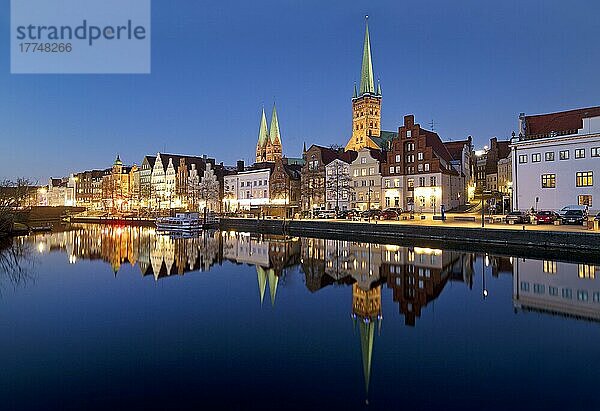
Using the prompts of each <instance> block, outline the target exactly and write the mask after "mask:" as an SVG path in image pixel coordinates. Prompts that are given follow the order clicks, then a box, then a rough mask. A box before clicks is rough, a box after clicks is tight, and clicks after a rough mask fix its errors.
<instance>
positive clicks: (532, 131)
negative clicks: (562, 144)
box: [524, 106, 600, 138]
mask: <svg viewBox="0 0 600 411" xmlns="http://www.w3.org/2000/svg"><path fill="white" fill-rule="evenodd" d="M597 116H600V106H596V107H588V108H580V109H576V110H568V111H559V112H556V113H549V114H538V115H533V116H525V125H524V127H525V138H543V137H550V136H551V135H553V134H556V135H559V136H561V135H563V136H564V135H567V134H575V133H577V131H578V130H579V129H581V128H583V119H584V118H589V117H597Z"/></svg>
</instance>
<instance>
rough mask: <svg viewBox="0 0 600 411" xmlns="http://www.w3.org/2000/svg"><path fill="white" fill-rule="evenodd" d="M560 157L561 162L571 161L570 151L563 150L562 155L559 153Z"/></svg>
mask: <svg viewBox="0 0 600 411" xmlns="http://www.w3.org/2000/svg"><path fill="white" fill-rule="evenodd" d="M558 155H559V157H558V158H560V159H561V160H568V159H569V150H563V151H561V152H560V153H558Z"/></svg>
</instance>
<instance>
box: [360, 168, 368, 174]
mask: <svg viewBox="0 0 600 411" xmlns="http://www.w3.org/2000/svg"><path fill="white" fill-rule="evenodd" d="M360 175H361V176H366V175H367V169H366V168H361V169H360Z"/></svg>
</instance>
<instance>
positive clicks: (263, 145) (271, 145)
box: [256, 104, 282, 163]
mask: <svg viewBox="0 0 600 411" xmlns="http://www.w3.org/2000/svg"><path fill="white" fill-rule="evenodd" d="M281 157H282V145H281V133H280V132H279V120H278V119H277V109H276V108H275V104H273V114H272V115H271V131H270V132H269V127H268V126H267V118H266V116H265V109H264V108H263V111H262V118H261V121H260V129H259V131H258V143H257V144H256V162H257V163H263V162H269V163H274V162H275V161H277V160H278V159H280V158H281Z"/></svg>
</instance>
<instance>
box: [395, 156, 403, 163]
mask: <svg viewBox="0 0 600 411" xmlns="http://www.w3.org/2000/svg"><path fill="white" fill-rule="evenodd" d="M401 158H402V157H401V156H400V154H396V163H399V162H400V159H401Z"/></svg>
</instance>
